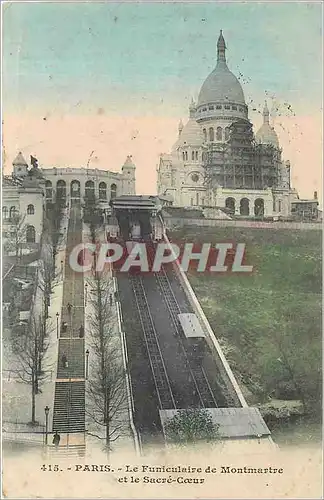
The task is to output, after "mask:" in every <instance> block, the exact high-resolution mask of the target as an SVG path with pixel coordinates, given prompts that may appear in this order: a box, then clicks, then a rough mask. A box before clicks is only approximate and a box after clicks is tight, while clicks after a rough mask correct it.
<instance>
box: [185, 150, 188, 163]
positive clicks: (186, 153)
mask: <svg viewBox="0 0 324 500" xmlns="http://www.w3.org/2000/svg"><path fill="white" fill-rule="evenodd" d="M185 155H186V161H188V151H186V152H185Z"/></svg>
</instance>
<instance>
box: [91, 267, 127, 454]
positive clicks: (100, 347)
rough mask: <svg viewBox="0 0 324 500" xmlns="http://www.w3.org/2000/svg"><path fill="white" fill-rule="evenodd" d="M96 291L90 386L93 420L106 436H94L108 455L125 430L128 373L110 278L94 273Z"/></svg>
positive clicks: (93, 282)
mask: <svg viewBox="0 0 324 500" xmlns="http://www.w3.org/2000/svg"><path fill="white" fill-rule="evenodd" d="M89 282H90V283H89V284H90V286H91V289H92V290H93V292H92V294H91V296H90V306H91V309H92V312H91V314H89V324H90V328H89V331H90V336H91V347H92V350H91V352H92V357H93V359H92V362H91V377H90V380H89V382H88V395H89V405H88V407H89V409H88V411H87V413H88V415H89V417H90V419H91V420H92V421H93V422H94V423H95V424H97V425H98V426H99V428H100V427H101V428H103V430H104V432H103V435H100V436H99V435H98V434H94V435H95V436H96V437H98V438H99V439H102V440H104V442H105V448H106V452H107V454H109V452H110V450H111V443H112V442H114V441H116V440H117V439H118V438H119V437H120V436H121V435H122V434H123V432H124V429H125V422H126V418H125V413H126V412H127V391H126V382H125V370H124V367H123V363H122V356H121V350H120V346H119V337H118V335H117V336H116V335H115V333H114V327H113V325H112V321H111V320H112V314H111V307H112V306H111V296H112V290H111V286H110V284H109V279H108V277H107V275H106V274H105V273H104V272H103V273H99V272H95V273H94V276H93V278H90V279H89Z"/></svg>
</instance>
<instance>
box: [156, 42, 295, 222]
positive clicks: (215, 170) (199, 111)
mask: <svg viewBox="0 0 324 500" xmlns="http://www.w3.org/2000/svg"><path fill="white" fill-rule="evenodd" d="M225 51H226V45H225V40H224V38H223V35H222V33H221V34H220V37H219V39H218V43H217V65H216V67H215V69H214V70H213V71H212V72H211V74H210V75H209V76H208V77H207V79H206V80H205V82H204V84H203V85H202V88H201V90H200V93H199V97H198V102H197V103H194V102H193V101H192V103H191V105H190V107H189V120H188V122H187V123H186V125H185V126H184V125H183V124H182V122H180V124H179V135H178V139H177V141H176V143H175V144H174V146H173V148H172V151H171V153H170V154H163V155H161V157H160V164H159V167H158V182H157V186H158V187H157V190H158V195H164V196H168V197H170V198H171V199H172V201H173V205H174V206H180V207H189V206H196V207H207V206H210V207H219V208H224V209H225V210H226V212H227V213H229V214H231V215H233V216H244V217H256V216H262V217H283V218H284V217H289V216H290V214H291V204H292V202H293V201H295V200H296V199H298V194H297V192H296V191H295V190H294V189H292V188H291V184H290V163H289V162H288V161H284V160H283V159H282V151H281V149H280V145H279V140H278V137H277V134H276V132H275V130H274V128H273V127H272V126H271V125H270V121H269V111H268V108H267V105H266V104H265V107H264V110H263V124H262V126H261V128H260V129H259V131H258V132H257V133H256V134H255V135H254V133H253V128H252V123H251V122H250V121H249V118H248V106H247V105H246V103H245V98H244V93H243V90H242V87H241V84H240V82H239V81H238V79H237V78H236V77H235V75H234V74H233V73H232V72H231V71H230V70H229V69H228V67H227V63H226V57H225Z"/></svg>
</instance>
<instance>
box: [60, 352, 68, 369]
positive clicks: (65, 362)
mask: <svg viewBox="0 0 324 500" xmlns="http://www.w3.org/2000/svg"><path fill="white" fill-rule="evenodd" d="M62 365H63V368H68V366H69V364H68V360H67V357H66V354H63V356H62Z"/></svg>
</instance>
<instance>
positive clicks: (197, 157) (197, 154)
mask: <svg viewBox="0 0 324 500" xmlns="http://www.w3.org/2000/svg"><path fill="white" fill-rule="evenodd" d="M196 160H198V151H196Z"/></svg>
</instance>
